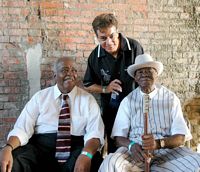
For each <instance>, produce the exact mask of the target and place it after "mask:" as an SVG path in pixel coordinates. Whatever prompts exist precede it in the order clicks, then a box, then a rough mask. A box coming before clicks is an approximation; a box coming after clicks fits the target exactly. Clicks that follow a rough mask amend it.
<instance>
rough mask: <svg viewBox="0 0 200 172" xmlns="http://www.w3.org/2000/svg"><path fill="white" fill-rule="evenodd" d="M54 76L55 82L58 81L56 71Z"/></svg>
mask: <svg viewBox="0 0 200 172" xmlns="http://www.w3.org/2000/svg"><path fill="white" fill-rule="evenodd" d="M53 78H54V80H55V82H57V75H56V73H54V74H53Z"/></svg>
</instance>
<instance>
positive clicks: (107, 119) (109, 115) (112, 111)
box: [102, 106, 118, 153]
mask: <svg viewBox="0 0 200 172" xmlns="http://www.w3.org/2000/svg"><path fill="white" fill-rule="evenodd" d="M117 110H118V109H117V108H112V107H110V106H105V107H104V108H103V116H102V119H103V122H104V125H105V134H106V136H107V144H108V148H107V152H108V153H113V152H115V151H116V150H117V147H116V145H115V141H114V140H113V139H111V138H110V136H111V132H112V128H113V124H114V121H115V117H116V114H117Z"/></svg>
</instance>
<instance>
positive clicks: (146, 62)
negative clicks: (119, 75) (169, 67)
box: [127, 54, 163, 78]
mask: <svg viewBox="0 0 200 172" xmlns="http://www.w3.org/2000/svg"><path fill="white" fill-rule="evenodd" d="M145 67H152V68H155V69H156V71H157V72H158V75H160V74H161V73H162V71H163V64H162V63H161V62H158V61H154V60H153V58H152V57H151V56H150V55H149V54H141V55H138V56H137V57H136V58H135V64H133V65H130V66H129V67H128V69H127V72H128V74H129V75H130V76H131V77H133V78H134V75H135V71H136V70H138V69H142V68H145Z"/></svg>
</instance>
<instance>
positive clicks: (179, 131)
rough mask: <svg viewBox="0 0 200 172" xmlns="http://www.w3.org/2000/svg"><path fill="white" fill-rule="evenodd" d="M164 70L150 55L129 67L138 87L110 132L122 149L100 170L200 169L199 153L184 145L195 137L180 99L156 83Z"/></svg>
mask: <svg viewBox="0 0 200 172" xmlns="http://www.w3.org/2000/svg"><path fill="white" fill-rule="evenodd" d="M162 71H163V64H162V63H161V62H158V61H153V59H152V57H151V56H150V55H148V54H143V55H139V56H137V57H136V61H135V64H133V65H131V66H129V67H128V73H129V75H130V76H131V77H133V78H134V79H135V81H136V82H137V83H138V85H139V87H138V88H137V89H135V90H134V91H132V92H131V93H130V94H129V95H128V96H127V97H125V98H124V99H123V101H122V102H121V104H120V107H119V110H118V113H117V117H116V119H115V123H114V126H113V130H112V135H111V137H112V138H114V139H115V141H116V144H117V146H118V147H119V148H118V150H117V151H116V152H115V153H113V154H109V155H108V156H107V157H106V158H105V159H104V161H103V163H102V165H101V166H100V169H99V172H135V171H144V170H146V171H148V170H149V171H151V172H186V171H187V172H189V171H191V172H197V171H198V172H199V170H200V154H198V153H195V152H193V151H192V150H190V149H188V148H186V147H184V146H183V145H184V142H185V141H186V140H190V139H191V137H192V136H191V133H190V131H189V129H188V127H187V125H186V123H185V120H184V117H183V114H182V110H181V104H180V101H179V99H178V97H177V96H176V95H175V94H174V93H173V92H172V91H170V90H169V89H167V88H166V87H164V86H162V85H159V84H157V83H156V81H157V78H158V76H159V75H160V74H161V73H162ZM144 97H148V99H147V100H146V99H144ZM145 102H146V103H145ZM147 114H148V115H147ZM144 115H147V117H148V118H147V119H146V118H145V117H144ZM146 121H147V122H146ZM145 124H147V125H145ZM145 126H146V127H147V126H148V128H146V127H145ZM144 127H145V129H144ZM144 131H145V132H146V133H145V132H144ZM149 153H150V154H149ZM149 160H151V161H149ZM145 161H146V163H145ZM148 163H149V165H148Z"/></svg>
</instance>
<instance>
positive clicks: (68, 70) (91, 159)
mask: <svg viewBox="0 0 200 172" xmlns="http://www.w3.org/2000/svg"><path fill="white" fill-rule="evenodd" d="M54 68H55V69H54V76H55V80H56V83H57V84H56V85H55V86H52V87H49V88H46V89H44V90H41V91H38V92H37V93H36V94H35V95H34V96H33V97H32V98H31V99H30V101H29V102H28V103H27V104H26V106H25V107H24V109H23V111H22V112H21V114H20V116H19V118H18V119H17V121H16V123H15V125H14V128H13V130H12V131H11V132H10V133H9V135H8V140H7V143H6V144H5V146H4V147H3V149H2V150H1V152H0V163H1V172H7V171H8V172H9V171H11V170H12V171H14V172H32V171H34V172H36V171H37V172H39V171H41V172H42V171H43V172H44V171H49V172H50V171H52V172H55V171H57V172H59V171H63V172H64V171H65V172H72V171H75V172H89V171H90V170H91V171H94V169H96V171H97V168H98V165H100V163H101V158H100V154H99V157H98V156H97V152H98V149H100V147H101V146H102V145H103V144H104V138H103V137H104V125H103V122H102V119H101V114H100V109H99V106H98V104H97V102H96V100H95V98H94V97H93V96H92V95H91V94H89V93H87V92H86V91H84V90H83V89H81V88H79V87H77V86H76V81H77V70H76V68H75V62H74V60H72V59H70V58H59V59H58V60H57V61H56V63H55V66H54ZM62 94H65V95H68V97H69V99H68V104H69V107H70V116H71V126H70V133H71V152H70V157H69V158H68V159H67V162H65V163H58V162H57V160H56V158H55V151H56V138H57V130H58V121H59V113H60V110H61V95H62Z"/></svg>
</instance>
